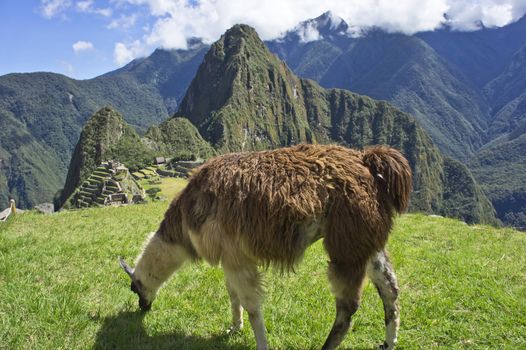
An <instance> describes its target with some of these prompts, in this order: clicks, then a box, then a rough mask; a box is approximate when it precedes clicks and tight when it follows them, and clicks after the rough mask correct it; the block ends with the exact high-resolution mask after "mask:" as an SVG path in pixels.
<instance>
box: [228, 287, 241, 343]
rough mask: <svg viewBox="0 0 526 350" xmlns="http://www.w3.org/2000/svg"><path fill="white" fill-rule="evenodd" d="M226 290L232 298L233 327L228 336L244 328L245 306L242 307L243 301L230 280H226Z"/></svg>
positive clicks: (230, 328)
mask: <svg viewBox="0 0 526 350" xmlns="http://www.w3.org/2000/svg"><path fill="white" fill-rule="evenodd" d="M226 289H227V291H228V295H229V296H230V305H231V307H232V325H231V326H230V327H229V328H228V330H227V334H232V333H235V332H237V331H239V330H240V329H242V328H243V306H241V300H240V299H239V295H238V294H237V291H236V290H235V289H234V286H232V282H230V281H229V279H228V278H226Z"/></svg>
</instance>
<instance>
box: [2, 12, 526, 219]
mask: <svg viewBox="0 0 526 350" xmlns="http://www.w3.org/2000/svg"><path fill="white" fill-rule="evenodd" d="M306 25H309V26H310V27H311V28H315V29H316V30H318V32H319V34H320V35H319V36H318V37H317V40H311V41H309V40H308V39H306V38H305V35H304V34H305V31H304V29H305V28H306V27H305V26H306ZM302 28H303V29H302ZM302 30H303V32H302ZM524 33H526V19H525V18H522V19H521V20H519V21H517V22H515V23H512V24H510V25H508V26H505V27H503V28H494V29H488V28H483V29H481V30H479V31H475V32H469V33H464V32H457V31H453V30H451V29H449V28H443V29H441V30H437V31H434V32H428V33H418V34H416V35H413V36H407V35H402V34H392V33H386V32H383V31H381V30H379V29H377V28H369V29H367V30H363V31H362V32H361V33H359V35H358V36H351V35H350V34H349V26H348V24H347V23H345V22H344V21H342V20H341V19H338V18H337V17H336V16H334V15H332V14H330V13H327V14H324V15H322V16H320V17H318V18H316V19H312V20H309V21H306V22H304V23H301V24H299V25H298V27H297V28H295V29H294V30H291V31H290V32H287V33H285V35H284V36H283V37H282V38H280V39H277V40H274V41H270V42H266V45H267V46H268V47H269V48H270V49H271V51H272V52H274V53H275V54H277V55H278V56H279V57H280V58H282V59H283V60H284V61H285V62H286V64H287V65H288V67H290V68H291V69H292V70H293V71H294V73H296V74H298V75H299V76H300V77H307V78H311V79H314V80H316V81H318V82H319V83H320V84H321V85H322V86H323V87H325V88H334V87H338V88H345V89H350V90H351V91H354V92H357V93H360V94H362V95H368V96H371V97H374V98H377V99H383V100H387V101H389V102H391V103H392V104H394V105H395V106H396V107H398V108H399V109H401V110H402V111H405V112H408V113H409V114H411V115H412V116H414V117H415V118H416V120H417V122H418V123H419V125H421V126H422V127H423V129H424V130H425V131H426V133H428V134H429V136H430V137H431V139H432V140H433V141H434V142H435V143H436V145H437V146H438V148H439V149H440V150H441V151H442V152H444V153H445V155H447V156H451V157H452V158H454V159H457V160H460V161H461V162H462V163H464V164H467V165H468V166H469V167H473V169H475V170H476V175H475V178H477V177H478V176H479V174H483V173H484V174H487V175H485V176H484V178H483V179H482V185H483V187H484V190H485V191H486V193H487V194H488V195H489V197H490V198H492V200H493V199H494V198H496V197H495V196H494V193H496V192H495V191H497V192H498V193H499V194H498V197H499V198H500V199H502V201H503V202H506V201H507V199H506V198H509V199H510V201H511V202H510V203H517V200H516V198H522V197H521V193H523V192H524V188H523V187H522V186H520V185H518V186H508V185H509V182H501V183H500V184H499V185H495V183H486V182H484V181H485V180H484V179H488V178H490V177H493V178H498V177H499V176H500V175H499V171H502V167H498V169H499V170H498V171H497V172H495V171H494V169H495V167H492V166H488V167H486V166H485V165H483V166H482V167H480V166H479V165H478V164H480V161H479V160H480V159H481V158H484V157H487V156H490V155H491V156H492V157H495V158H496V159H499V158H502V157H503V156H504V155H502V154H499V152H503V149H506V147H508V148H509V147H512V148H513V149H514V150H517V152H519V153H521V152H522V153H524V151H525V150H524V148H525V147H526V145H524V144H523V143H521V140H522V138H520V137H517V133H518V132H519V131H520V130H522V128H521V125H522V123H523V119H524V113H522V111H523V109H524V105H525V104H526V103H524V100H523V99H524V97H523V96H522V95H523V92H520V91H521V86H522V85H521V81H522V80H521V79H522V78H523V77H524V74H523V73H522V72H523V69H524V68H523V67H524V63H523V62H524V60H523V57H524V54H523V50H524V47H525V46H526V39H525V38H526V35H524ZM208 48H209V47H208V46H207V45H204V44H202V43H201V42H200V41H199V40H191V41H190V45H189V49H188V50H163V49H158V50H156V51H155V52H154V53H153V54H152V55H151V56H149V57H147V58H143V59H137V60H134V61H132V62H131V63H130V64H128V65H127V66H125V67H123V68H121V69H118V70H116V71H113V72H109V73H107V74H105V75H103V76H100V77H97V78H95V79H90V80H85V81H76V80H72V79H69V78H67V77H64V76H61V75H57V74H52V73H30V74H9V75H6V76H2V77H0V111H1V112H0V113H1V114H0V115H1V116H2V120H1V121H0V122H1V123H3V124H4V125H6V128H4V130H3V132H4V134H6V135H9V137H7V136H6V137H4V138H3V139H2V141H1V144H0V181H2V184H5V186H2V187H1V188H0V201H5V200H6V199H7V197H8V196H10V195H11V196H14V197H15V198H16V199H17V200H18V201H19V203H20V204H21V205H22V206H23V207H27V206H31V205H34V204H35V203H37V202H42V201H50V200H51V197H52V195H53V193H55V191H56V190H58V188H59V187H60V185H59V184H60V183H63V181H64V179H65V176H66V172H67V171H66V169H67V167H68V162H69V159H70V155H71V154H72V152H73V149H74V147H75V144H76V142H77V139H78V135H79V134H80V131H81V127H82V125H83V124H84V123H85V122H86V120H87V118H88V117H89V116H90V115H92V114H93V113H95V111H97V110H99V109H100V108H102V107H103V106H106V105H110V106H113V107H114V108H116V110H118V111H119V112H121V113H122V115H123V116H124V118H125V120H126V121H127V122H129V123H130V124H131V125H132V126H133V127H134V128H135V129H136V130H137V131H138V132H139V134H142V133H143V132H144V131H146V130H147V129H148V127H150V126H154V125H156V124H158V123H159V122H161V121H163V120H166V118H167V117H169V116H171V115H172V114H173V112H175V111H179V107H180V106H179V103H180V102H181V99H182V97H183V96H185V94H186V90H187V88H188V87H189V84H190V82H191V81H192V78H193V77H194V75H195V74H196V72H197V69H198V66H199V64H200V63H201V62H202V60H203V57H204V55H205V53H206V52H207V50H208ZM521 50H522V51H521ZM287 74H288V73H287ZM309 84H310V85H312V84H311V83H309V82H306V81H304V80H301V84H299V85H297V86H296V87H295V88H296V93H305V94H307V91H308V90H309V89H314V88H311V87H310V85H309ZM275 87H276V86H275ZM278 90H279V87H278ZM278 90H276V91H278ZM314 90H316V89H314ZM334 91H338V90H334ZM217 92H220V93H219V94H217ZM278 93H279V91H278ZM214 94H217V98H218V100H221V99H223V98H224V94H225V92H224V91H220V89H218V86H216V87H215V90H214ZM314 94H315V93H314ZM186 95H187V96H188V94H186ZM336 95H337V93H335V92H333V99H334V98H335V97H334V96H336ZM211 99H212V100H213V98H211ZM324 99H325V97H324V98H321V100H324ZM295 101H296V100H295V99H292V100H290V101H289V102H287V103H286V104H285V105H283V106H278V105H273V107H272V108H274V109H273V112H272V113H274V112H279V111H281V109H283V110H284V111H286V108H289V107H294V111H293V114H294V113H295V114H298V110H296V107H298V105H297V103H296V102H295ZM215 102H217V101H215ZM215 102H214V101H208V102H206V103H209V104H210V106H211V107H214V105H213V103H215ZM230 102H231V101H230ZM230 102H229V103H227V104H226V105H225V106H234V105H232V104H230ZM267 102H269V101H266V102H265V104H266V103H267ZM239 105H240V104H239ZM239 105H238V106H239ZM307 105H308V103H307V104H305V106H307ZM315 105H317V104H316V103H315ZM329 105H330V103H329ZM184 106H186V107H184V108H181V110H180V111H181V113H182V114H181V116H183V114H184V113H183V112H185V111H188V110H192V108H188V105H187V104H186V105H184ZM305 106H304V107H302V108H307V107H305ZM181 107H183V106H181ZM228 108H231V107H228ZM218 110H219V109H218ZM238 111H239V110H238ZM219 112H220V113H223V114H224V113H228V112H227V109H222V110H221V111H219ZM245 112H250V113H256V114H257V113H259V114H257V115H258V117H256V118H255V121H253V122H256V121H257V119H258V118H262V116H263V115H264V114H265V113H267V112H262V111H258V109H257V108H256V107H254V106H248V105H247V106H246V109H245V110H243V111H242V112H240V113H245ZM309 113H310V114H309V115H311V116H312V115H313V113H318V111H317V110H315V112H313V110H310V112H309ZM267 114H268V113H267ZM327 115H329V117H327ZM327 115H326V116H325V117H320V118H321V119H324V118H325V119H327V120H328V119H331V118H333V120H334V118H335V117H334V114H330V113H329V114H327ZM190 119H192V118H190ZM216 119H217V120H220V119H221V118H220V117H216ZM249 119H250V118H249ZM193 121H194V122H195V127H197V129H198V130H199V132H200V133H202V135H203V137H204V138H205V139H207V140H209V141H210V142H212V143H213V144H214V146H216V147H217V145H218V144H217V142H223V141H220V140H221V137H219V136H218V135H220V128H221V127H222V126H221V123H222V122H220V123H218V122H217V121H210V123H209V124H208V125H207V126H206V128H207V130H204V129H203V128H204V125H200V124H199V122H196V121H195V120H193ZM279 122H280V120H279V119H276V120H274V121H273V122H272V123H279ZM284 122H285V123H288V125H287V126H282V127H278V128H275V127H273V126H268V127H266V131H269V132H270V131H272V130H274V131H276V130H277V132H278V133H277V134H271V135H270V137H269V138H267V139H265V137H266V136H265V135H263V136H265V137H262V138H261V139H262V140H263V139H265V140H266V141H265V142H267V144H268V145H269V146H272V145H277V144H279V145H281V144H283V140H286V139H287V138H288V139H289V140H290V141H291V142H296V140H304V139H308V138H311V139H314V138H315V137H316V138H319V139H320V141H321V140H323V137H325V136H324V134H323V133H316V131H315V130H314V131H313V130H310V129H311V128H312V126H311V125H310V124H309V125H308V128H304V127H305V125H304V123H303V122H302V121H299V119H298V120H294V118H292V121H287V120H285V121H284ZM171 123H173V122H170V123H168V124H165V125H164V126H163V127H164V128H165V129H171V130H172V131H175V130H176V129H177V130H179V131H181V130H190V132H193V131H191V128H192V127H193V126H194V125H191V124H184V125H183V123H184V122H180V121H179V122H176V123H175V124H177V126H174V125H169V124H171ZM272 123H270V124H272ZM267 124H269V123H268V122H267ZM291 125H293V126H294V127H293V128H292V129H291V128H290V126H291ZM214 128H215V129H214ZM15 129H16V130H15ZM279 129H281V130H279ZM285 129H286V130H287V132H288V133H289V135H285V134H284V130H285ZM233 130H234V132H240V130H241V132H242V133H245V130H244V129H243V128H241V129H239V128H238V129H236V128H234V129H233ZM302 130H303V131H302ZM306 130H309V132H312V134H310V135H307V134H305V135H303V134H302V132H305V131H306ZM353 130H356V128H354V129H353ZM517 130H519V131H517ZM510 131H514V134H513V135H511V134H510ZM151 133H152V134H156V133H157V134H158V131H156V129H152V131H151ZM207 133H209V134H207ZM212 134H213V135H212ZM238 136H239V135H234V136H232V135H230V136H228V135H227V137H226V138H225V140H227V139H228V138H231V139H237V140H238V141H239V140H240V139H239V138H238ZM249 136H250V135H247V137H249ZM333 136H334V135H329V136H327V138H329V137H333ZM243 137H245V136H243ZM258 137H259V136H258ZM15 139H16V141H15ZM510 140H513V144H512V145H509V144H508V142H511V141H510ZM278 141H279V142H278ZM205 142H206V141H205ZM229 142H230V141H229ZM229 142H226V143H225V145H226V144H227V143H229ZM241 142H242V141H241ZM343 142H346V141H343ZM176 143H177V142H176ZM197 144H201V146H202V145H205V146H202V147H204V148H203V151H204V153H207V152H208V151H205V149H207V148H208V147H209V146H206V144H203V143H201V142H197ZM256 144H257V145H259V146H258V147H263V145H262V144H261V143H256ZM150 146H151V147H153V148H154V149H157V150H159V149H160V146H159V145H157V146H155V145H154V144H152V143H150ZM201 146H197V147H198V148H199V147H201ZM162 147H168V148H170V147H171V146H166V145H163V146H162ZM162 147H161V148H162ZM236 147H237V146H236ZM243 147H249V148H248V149H250V147H252V146H250V145H248V144H246V143H245V144H244V145H243ZM170 149H172V150H173V147H171V148H170ZM227 149H228V147H226V148H223V149H221V151H224V150H227ZM483 151H485V153H482V152H483ZM214 152H215V151H214ZM34 153H38V156H35V157H28V156H27V154H34ZM29 158H31V159H29ZM484 164H486V163H484ZM523 165H524V164H523V160H522V158H520V157H511V160H510V161H509V164H508V166H507V169H509V171H510V172H511V173H515V174H517V175H516V176H517V179H518V180H517V183H521V182H522V183H524V182H526V179H522V178H523V177H524V176H526V175H523V173H521V172H520V169H521V167H522V166H523ZM512 187H513V188H512ZM502 193H508V194H509V196H508V195H504V197H502ZM500 199H499V200H500ZM494 203H496V202H494ZM499 203H500V202H499ZM498 207H500V206H498ZM519 207H520V206H519ZM507 208H508V209H509V208H511V209H509V210H512V211H513V210H515V209H514V208H518V207H517V206H516V205H512V206H511V207H510V206H508V207H507ZM508 209H507V210H508ZM521 210H522V209H520V210H518V212H516V213H515V212H514V213H515V214H517V215H515V214H513V216H518V217H521V215H520V212H521ZM498 214H499V217H500V218H501V219H503V220H508V219H506V217H508V218H509V217H510V215H507V216H506V215H505V213H504V212H501V211H500V210H498ZM514 222H515V221H514ZM519 226H520V225H519ZM523 226H524V225H523Z"/></svg>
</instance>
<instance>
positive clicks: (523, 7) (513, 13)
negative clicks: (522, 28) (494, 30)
mask: <svg viewBox="0 0 526 350" xmlns="http://www.w3.org/2000/svg"><path fill="white" fill-rule="evenodd" d="M525 12H526V1H524V0H514V1H498V0H479V1H477V2H468V1H463V2H460V1H457V2H454V1H451V5H450V9H449V11H448V17H450V20H449V21H448V23H449V24H450V25H451V26H452V27H453V28H455V29H457V30H476V29H478V28H479V26H478V23H479V21H481V22H482V23H483V24H484V25H485V26H486V27H501V26H503V25H506V24H508V23H510V22H512V21H514V20H516V19H518V18H520V17H521V16H522V15H524V13H525Z"/></svg>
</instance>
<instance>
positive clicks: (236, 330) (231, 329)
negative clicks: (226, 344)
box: [225, 326, 243, 335]
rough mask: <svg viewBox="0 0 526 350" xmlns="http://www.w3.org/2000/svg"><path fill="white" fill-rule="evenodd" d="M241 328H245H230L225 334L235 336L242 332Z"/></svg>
mask: <svg viewBox="0 0 526 350" xmlns="http://www.w3.org/2000/svg"><path fill="white" fill-rule="evenodd" d="M241 328H243V326H230V327H228V329H227V330H226V331H225V333H226V335H232V334H235V333H237V332H239V331H240V330H241Z"/></svg>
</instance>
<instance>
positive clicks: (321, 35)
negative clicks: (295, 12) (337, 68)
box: [265, 12, 353, 82]
mask: <svg viewBox="0 0 526 350" xmlns="http://www.w3.org/2000/svg"><path fill="white" fill-rule="evenodd" d="M348 31H349V26H348V25H347V23H346V22H345V21H343V20H342V19H341V18H339V17H337V16H335V15H334V14H333V13H331V12H325V13H324V14H322V15H321V16H319V17H317V18H314V19H310V20H307V21H304V22H301V23H300V24H299V25H297V26H296V27H295V28H294V29H292V30H290V31H288V32H287V33H286V34H285V35H284V36H283V37H282V38H280V39H278V40H273V41H267V42H266V43H265V44H266V45H267V47H268V48H269V49H270V51H272V52H273V53H275V54H277V55H278V56H279V57H280V58H281V59H282V60H284V61H285V62H287V65H288V66H289V68H290V69H292V70H293V71H294V73H295V74H297V75H299V76H301V77H303V78H308V79H312V80H316V81H318V82H319V81H320V80H321V79H322V78H323V76H324V75H325V74H326V73H327V70H328V69H329V68H330V67H331V66H332V65H333V63H334V62H335V61H336V60H337V59H338V57H340V55H342V54H343V52H344V51H345V50H346V49H347V48H348V47H349V45H350V44H351V42H352V40H353V39H352V38H351V36H350V35H349V34H348ZM313 32H314V33H317V37H316V36H315V37H309V33H313Z"/></svg>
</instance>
